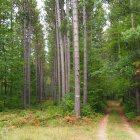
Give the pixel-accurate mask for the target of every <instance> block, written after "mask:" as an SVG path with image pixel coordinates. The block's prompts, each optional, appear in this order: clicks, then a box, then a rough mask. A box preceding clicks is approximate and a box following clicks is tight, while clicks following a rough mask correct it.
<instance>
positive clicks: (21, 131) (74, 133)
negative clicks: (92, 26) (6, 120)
mask: <svg viewBox="0 0 140 140" xmlns="http://www.w3.org/2000/svg"><path fill="white" fill-rule="evenodd" d="M96 130H97V129H96V126H94V127H93V128H91V127H88V126H71V127H29V126H28V127H22V128H16V129H13V130H11V131H8V130H6V129H4V130H3V132H1V140H98V139H97V138H96Z"/></svg>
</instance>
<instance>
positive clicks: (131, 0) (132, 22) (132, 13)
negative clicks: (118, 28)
mask: <svg viewBox="0 0 140 140" xmlns="http://www.w3.org/2000/svg"><path fill="white" fill-rule="evenodd" d="M130 8H131V26H132V28H134V27H135V23H134V12H133V0H130Z"/></svg>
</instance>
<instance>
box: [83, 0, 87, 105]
mask: <svg viewBox="0 0 140 140" xmlns="http://www.w3.org/2000/svg"><path fill="white" fill-rule="evenodd" d="M86 19H87V17H86V6H85V1H84V6H83V26H84V98H83V103H84V105H85V104H87V26H86Z"/></svg>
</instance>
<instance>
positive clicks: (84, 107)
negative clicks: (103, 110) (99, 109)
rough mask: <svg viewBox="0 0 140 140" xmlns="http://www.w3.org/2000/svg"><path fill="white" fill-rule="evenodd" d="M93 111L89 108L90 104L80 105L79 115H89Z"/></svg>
mask: <svg viewBox="0 0 140 140" xmlns="http://www.w3.org/2000/svg"><path fill="white" fill-rule="evenodd" d="M94 112H95V111H94V110H93V109H92V108H91V106H90V104H87V105H82V106H81V115H82V116H90V115H92V114H93V113H94Z"/></svg>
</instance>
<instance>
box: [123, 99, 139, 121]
mask: <svg viewBox="0 0 140 140" xmlns="http://www.w3.org/2000/svg"><path fill="white" fill-rule="evenodd" d="M123 108H124V111H125V114H126V116H127V117H128V118H129V119H131V118H135V117H136V115H137V111H136V100H135V98H131V99H129V100H127V101H126V102H125V104H124V105H123Z"/></svg>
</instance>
